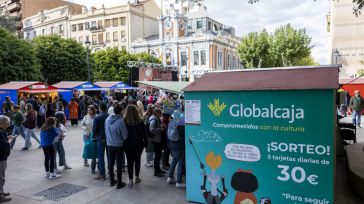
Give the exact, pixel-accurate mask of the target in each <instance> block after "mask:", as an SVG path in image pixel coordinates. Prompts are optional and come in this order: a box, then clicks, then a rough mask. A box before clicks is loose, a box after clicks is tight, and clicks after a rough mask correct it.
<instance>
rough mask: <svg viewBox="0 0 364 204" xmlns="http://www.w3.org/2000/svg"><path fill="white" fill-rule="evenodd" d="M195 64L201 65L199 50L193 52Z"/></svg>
mask: <svg viewBox="0 0 364 204" xmlns="http://www.w3.org/2000/svg"><path fill="white" fill-rule="evenodd" d="M193 64H194V65H199V52H198V51H194V52H193Z"/></svg>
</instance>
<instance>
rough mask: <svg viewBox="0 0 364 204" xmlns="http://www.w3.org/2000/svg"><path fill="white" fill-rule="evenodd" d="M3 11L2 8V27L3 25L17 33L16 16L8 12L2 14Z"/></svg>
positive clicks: (0, 20)
mask: <svg viewBox="0 0 364 204" xmlns="http://www.w3.org/2000/svg"><path fill="white" fill-rule="evenodd" d="M5 12H6V11H5ZM1 13H4V12H3V10H2V9H0V27H3V28H5V29H7V30H8V31H10V32H12V33H15V31H16V18H15V17H12V16H9V15H7V13H5V15H1Z"/></svg>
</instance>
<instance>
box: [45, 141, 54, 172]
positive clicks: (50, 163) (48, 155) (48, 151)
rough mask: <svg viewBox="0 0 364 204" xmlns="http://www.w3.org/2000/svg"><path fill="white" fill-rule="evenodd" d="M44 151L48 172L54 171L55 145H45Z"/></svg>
mask: <svg viewBox="0 0 364 204" xmlns="http://www.w3.org/2000/svg"><path fill="white" fill-rule="evenodd" d="M43 152H44V168H45V170H46V172H50V173H53V172H54V147H53V145H51V146H47V147H43Z"/></svg>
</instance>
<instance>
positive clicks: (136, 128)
mask: <svg viewBox="0 0 364 204" xmlns="http://www.w3.org/2000/svg"><path fill="white" fill-rule="evenodd" d="M124 122H125V124H126V127H127V129H128V139H127V140H126V141H125V145H124V148H125V154H126V159H127V161H128V175H129V185H130V186H132V185H133V184H134V181H133V177H134V175H133V173H134V170H135V183H140V182H141V179H140V177H139V172H140V159H141V156H142V152H143V149H144V147H146V146H147V144H148V141H147V133H146V131H145V125H144V122H143V119H142V118H141V117H140V115H139V111H138V109H137V107H136V106H135V105H128V106H127V107H126V110H125V113H124Z"/></svg>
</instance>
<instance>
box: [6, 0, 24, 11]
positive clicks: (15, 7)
mask: <svg viewBox="0 0 364 204" xmlns="http://www.w3.org/2000/svg"><path fill="white" fill-rule="evenodd" d="M20 9H21V5H20V3H18V2H13V3H11V4H9V5H8V11H9V12H14V11H19V10H20Z"/></svg>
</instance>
